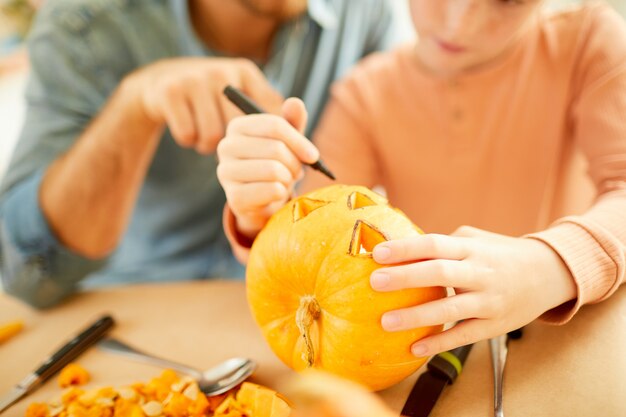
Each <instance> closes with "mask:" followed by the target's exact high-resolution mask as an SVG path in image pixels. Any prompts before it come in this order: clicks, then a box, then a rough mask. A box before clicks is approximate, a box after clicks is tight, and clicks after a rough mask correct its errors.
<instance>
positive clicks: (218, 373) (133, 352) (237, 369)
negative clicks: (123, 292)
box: [98, 338, 256, 395]
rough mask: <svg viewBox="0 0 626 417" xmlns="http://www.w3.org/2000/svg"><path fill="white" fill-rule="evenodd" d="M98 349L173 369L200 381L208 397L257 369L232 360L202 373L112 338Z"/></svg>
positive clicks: (252, 364)
mask: <svg viewBox="0 0 626 417" xmlns="http://www.w3.org/2000/svg"><path fill="white" fill-rule="evenodd" d="M98 347H99V348H100V349H102V350H103V351H105V352H110V353H115V354H119V355H123V356H126V357H128V358H131V359H134V360H137V361H141V362H146V363H150V364H153V365H157V366H161V367H166V368H171V369H173V370H175V371H178V372H181V373H183V374H186V375H189V376H190V377H192V378H193V379H195V380H196V381H198V387H199V388H200V391H202V392H203V393H205V394H206V395H219V394H222V393H224V392H226V391H228V390H229V389H231V388H233V387H235V386H237V385H238V384H240V383H241V382H243V381H244V380H245V379H247V378H248V377H249V376H250V375H252V373H253V372H254V370H255V369H256V363H255V362H254V361H252V360H250V359H245V358H232V359H228V360H225V361H224V362H222V363H220V364H219V365H217V366H214V367H213V368H210V369H207V370H206V371H200V370H198V369H195V368H191V367H189V366H186V365H182V364H180V363H176V362H172V361H169V360H167V359H162V358H158V357H156V356H153V355H150V354H148V353H144V352H141V351H139V350H137V349H135V348H133V347H130V346H128V345H127V344H125V343H122V342H120V341H119V340H116V339H112V338H106V339H103V340H102V341H100V343H98Z"/></svg>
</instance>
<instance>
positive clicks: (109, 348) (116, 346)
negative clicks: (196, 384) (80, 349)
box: [98, 338, 202, 380]
mask: <svg viewBox="0 0 626 417" xmlns="http://www.w3.org/2000/svg"><path fill="white" fill-rule="evenodd" d="M98 347H99V348H100V349H101V350H103V351H105V352H109V353H114V354H118V355H122V356H126V357H127V358H130V359H134V360H136V361H140V362H145V363H149V364H152V365H157V366H160V367H163V368H170V369H173V370H175V371H178V372H181V373H183V374H186V375H189V376H190V377H192V378H194V379H196V380H200V379H201V378H202V373H201V372H200V371H198V370H197V369H194V368H190V367H189V366H186V365H182V364H180V363H176V362H172V361H169V360H167V359H163V358H158V357H156V356H153V355H151V354H148V353H145V352H142V351H139V350H137V349H135V348H133V347H131V346H128V345H127V344H125V343H122V342H120V341H119V340H116V339H113V338H105V339H102V340H101V341H100V343H98Z"/></svg>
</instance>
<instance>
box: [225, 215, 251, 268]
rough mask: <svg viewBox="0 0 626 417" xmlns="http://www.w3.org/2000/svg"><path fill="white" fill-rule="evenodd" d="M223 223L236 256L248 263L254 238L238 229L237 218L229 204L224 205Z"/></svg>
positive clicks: (242, 261)
mask: <svg viewBox="0 0 626 417" xmlns="http://www.w3.org/2000/svg"><path fill="white" fill-rule="evenodd" d="M222 224H223V226H224V233H225V234H226V238H227V239H228V242H229V243H230V247H231V248H232V250H233V254H234V255H235V258H237V260H238V261H239V262H241V263H242V264H244V265H245V264H246V263H248V256H249V255H250V248H251V247H252V243H253V242H254V241H253V240H251V239H249V238H247V237H245V236H242V235H241V234H240V233H239V232H238V230H237V219H236V218H235V214H234V213H233V212H232V210H231V209H230V207H228V204H225V205H224V212H223V214H222Z"/></svg>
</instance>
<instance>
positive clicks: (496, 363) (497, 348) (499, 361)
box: [489, 334, 509, 417]
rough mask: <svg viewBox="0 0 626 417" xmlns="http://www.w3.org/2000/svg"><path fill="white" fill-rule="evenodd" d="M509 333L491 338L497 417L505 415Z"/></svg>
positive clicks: (494, 406) (494, 402)
mask: <svg viewBox="0 0 626 417" xmlns="http://www.w3.org/2000/svg"><path fill="white" fill-rule="evenodd" d="M508 338H509V337H508V335H506V334H503V335H502V336H498V337H494V338H493V339H489V349H490V351H491V365H492V366H493V408H494V416H495V417H504V411H503V410H502V382H503V374H504V365H505V364H506V356H507V353H508V351H509V349H508V347H507V343H508Z"/></svg>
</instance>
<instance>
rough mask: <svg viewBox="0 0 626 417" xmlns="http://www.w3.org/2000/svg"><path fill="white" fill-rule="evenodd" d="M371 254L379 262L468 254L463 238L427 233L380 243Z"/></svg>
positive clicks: (460, 257) (390, 262)
mask: <svg viewBox="0 0 626 417" xmlns="http://www.w3.org/2000/svg"><path fill="white" fill-rule="evenodd" d="M373 255H374V260H375V261H376V262H378V263H380V264H392V263H399V262H408V261H417V260H425V259H452V260H462V259H465V258H466V257H467V256H468V255H469V249H468V247H467V244H466V240H465V239H463V238H455V237H450V236H446V235H437V234H427V235H420V236H414V237H410V238H405V239H397V240H391V241H389V242H384V243H381V244H379V245H377V246H376V247H375V248H374V253H373Z"/></svg>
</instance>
